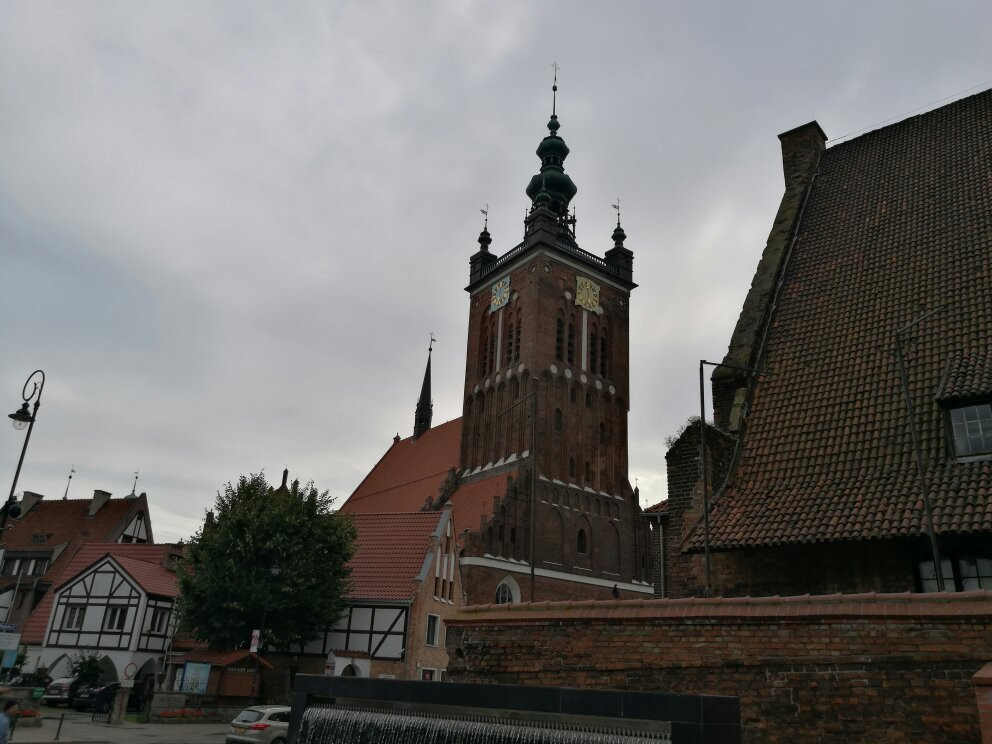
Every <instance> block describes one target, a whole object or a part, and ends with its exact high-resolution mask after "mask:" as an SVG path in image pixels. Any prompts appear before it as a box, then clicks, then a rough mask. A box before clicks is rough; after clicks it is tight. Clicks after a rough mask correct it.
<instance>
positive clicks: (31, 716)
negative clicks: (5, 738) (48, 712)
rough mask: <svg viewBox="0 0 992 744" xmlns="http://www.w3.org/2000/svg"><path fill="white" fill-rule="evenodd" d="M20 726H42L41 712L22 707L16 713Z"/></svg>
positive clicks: (15, 718) (15, 717)
mask: <svg viewBox="0 0 992 744" xmlns="http://www.w3.org/2000/svg"><path fill="white" fill-rule="evenodd" d="M13 717H14V720H15V721H16V722H17V727H18V728H40V727H41V720H42V719H41V713H39V712H38V711H37V710H34V709H32V708H22V709H20V710H18V711H17V712H16V713H15V714H14V716H13Z"/></svg>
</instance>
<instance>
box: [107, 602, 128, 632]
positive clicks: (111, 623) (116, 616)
mask: <svg viewBox="0 0 992 744" xmlns="http://www.w3.org/2000/svg"><path fill="white" fill-rule="evenodd" d="M126 622H127V607H108V608H107V616H106V619H105V620H104V623H103V627H104V629H105V630H124V625H125V623H126Z"/></svg>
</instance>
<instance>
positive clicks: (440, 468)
mask: <svg viewBox="0 0 992 744" xmlns="http://www.w3.org/2000/svg"><path fill="white" fill-rule="evenodd" d="M461 426H462V420H461V419H460V418H457V419H453V420H451V421H448V422H446V423H444V424H441V425H440V426H438V427H435V428H433V429H429V430H428V431H427V432H425V433H424V434H423V435H421V436H420V437H419V438H418V439H417V440H416V441H414V440H413V439H412V438H407V439H402V440H400V441H398V442H395V443H394V444H393V446H392V447H390V448H389V449H388V450H387V451H386V454H384V455H383V456H382V458H381V459H380V460H379V462H378V463H376V465H375V467H374V468H372V471H371V472H370V473H369V474H368V475H367V476H366V477H365V480H363V481H362V482H361V484H359V486H358V488H356V489H355V492H354V493H353V494H352V495H351V496H350V497H349V498H348V500H347V501H345V502H344V504H342V506H341V512H342V513H343V514H359V513H361V514H375V513H381V514H390V513H398V512H419V511H422V510H423V509H424V508H425V507H427V505H428V504H429V503H431V502H434V503H435V504H436V503H437V500H438V498H439V496H440V492H441V486H442V484H443V483H444V482H445V480H446V479H447V478H448V477H449V475H450V473H451V471H452V469H454V470H455V471H456V472H457V469H458V465H459V463H458V460H459V456H460V448H461ZM511 476H512V477H515V476H516V471H515V470H511V471H503V472H501V473H499V474H498V475H494V476H492V477H489V478H482V479H480V480H472V481H471V482H469V483H467V484H465V485H460V486H458V487H457V489H456V490H455V491H454V492H453V493H451V494H450V495H449V497H448V498H449V500H450V501H451V504H452V507H453V518H454V522H455V525H456V526H457V529H458V530H459V531H461V530H463V529H466V528H467V529H470V530H473V531H477V530H479V529H480V527H481V524H482V518H483V517H485V516H489V515H491V514H492V513H493V504H494V503H495V501H496V500H498V499H499V498H501V497H502V496H503V494H504V493H506V479H507V477H511Z"/></svg>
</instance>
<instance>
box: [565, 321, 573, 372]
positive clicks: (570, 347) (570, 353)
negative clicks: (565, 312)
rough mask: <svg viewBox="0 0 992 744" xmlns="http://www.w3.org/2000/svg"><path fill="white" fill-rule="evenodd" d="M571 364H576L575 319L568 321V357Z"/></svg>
mask: <svg viewBox="0 0 992 744" xmlns="http://www.w3.org/2000/svg"><path fill="white" fill-rule="evenodd" d="M566 361H567V362H568V363H569V364H575V320H574V319H571V318H570V319H569V321H568V359H567V360H566Z"/></svg>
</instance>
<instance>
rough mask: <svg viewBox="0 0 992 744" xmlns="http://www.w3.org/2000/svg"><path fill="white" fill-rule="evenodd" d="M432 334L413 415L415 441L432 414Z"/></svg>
mask: <svg viewBox="0 0 992 744" xmlns="http://www.w3.org/2000/svg"><path fill="white" fill-rule="evenodd" d="M435 340H436V339H435V338H434V334H433V333H432V334H431V343H430V345H429V346H428V347H427V369H426V370H425V371H424V384H423V387H421V388H420V400H418V401H417V412H416V413H415V414H414V416H413V439H414V441H416V440H417V439H418V438H419V437H420V435H421V434H423V433H424V432H426V431H427V430H428V429H430V428H431V418H432V416H433V415H434V404H433V402H432V401H431V352H432V351H433V350H434V341H435Z"/></svg>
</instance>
